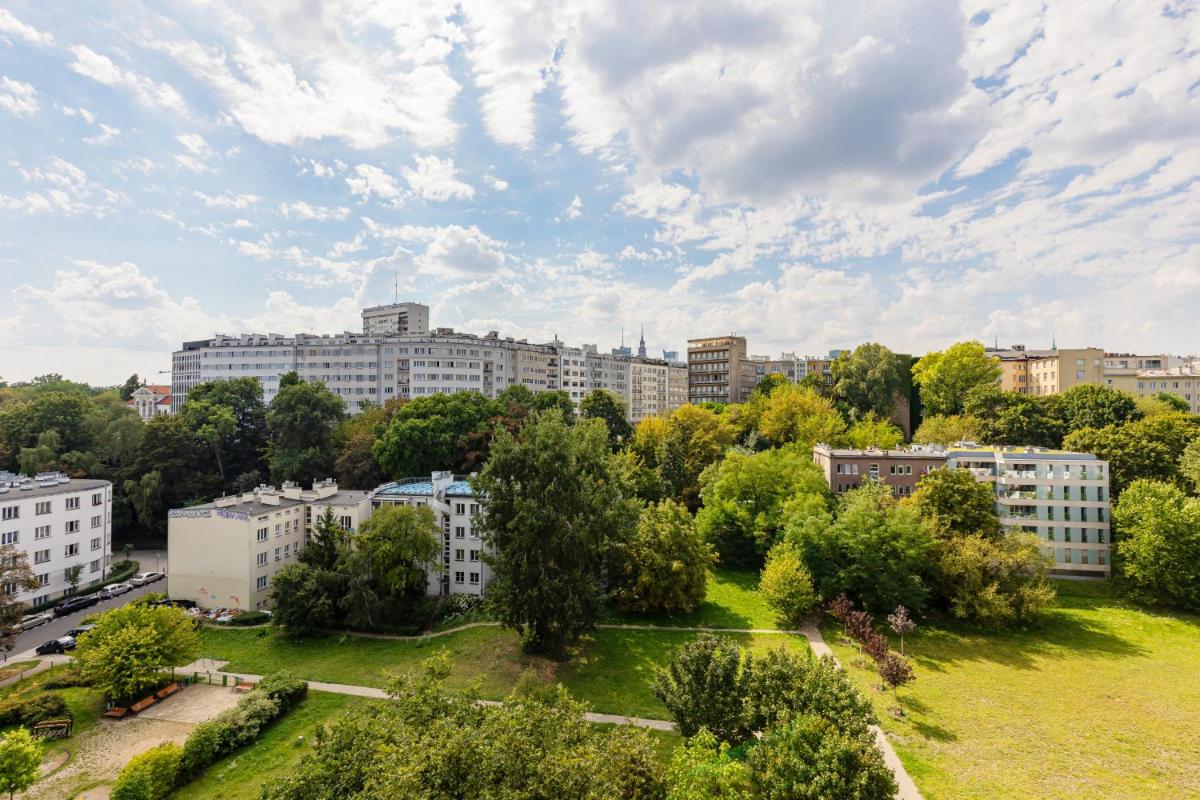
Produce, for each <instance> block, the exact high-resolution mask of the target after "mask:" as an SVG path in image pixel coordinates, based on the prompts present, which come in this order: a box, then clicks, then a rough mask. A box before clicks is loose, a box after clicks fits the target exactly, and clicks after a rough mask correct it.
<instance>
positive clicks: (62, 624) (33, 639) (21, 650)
mask: <svg viewBox="0 0 1200 800" xmlns="http://www.w3.org/2000/svg"><path fill="white" fill-rule="evenodd" d="M166 591H167V580H166V578H164V579H162V580H161V581H156V582H155V583H151V584H148V585H146V586H135V587H134V588H133V591H131V592H126V593H125V594H123V595H120V596H119V597H114V598H113V599H111V600H101V601H100V602H99V603H97V604H96V605H94V606H92V607H91V608H84V609H81V610H79V611H75V612H73V613H71V614H68V615H66V616H65V617H58V618H56V619H54V620H51V621H50V622H47V623H46V624H45V625H39V626H37V627H36V628H33V629H31V630H27V631H25V632H24V633H21V634H19V635H17V636H14V637H12V638H11V639H9V640H8V641H9V642H10V643H11V644H12V645H13V649H12V650H11V651H10V652H9V653H8V656H7V658H5V659H4V660H5V661H13V660H19V659H18V655H25V654H26V651H28V655H30V656H33V655H34V653H33V649H34V648H35V647H37V646H38V645H40V644H42V643H43V642H48V641H50V640H51V639H57V638H58V637H60V636H66V634H67V631H69V630H71V628H75V627H78V626H79V625H82V624H83V618H84V617H90V616H92V615H93V614H99V613H100V612H101V611H107V610H109V609H110V608H118V607H120V606H123V605H125V604H126V603H128V602H129V601H130V600H133V599H134V598H136V597H141V596H142V595H144V594H147V593H150V592H164V593H165V592H166ZM83 594H87V593H86V592H84V593H83Z"/></svg>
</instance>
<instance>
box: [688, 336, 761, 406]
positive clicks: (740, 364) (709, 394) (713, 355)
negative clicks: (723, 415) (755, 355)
mask: <svg viewBox="0 0 1200 800" xmlns="http://www.w3.org/2000/svg"><path fill="white" fill-rule="evenodd" d="M754 383H755V378H754V364H753V363H752V362H751V361H750V359H749V357H748V356H747V354H746V337H744V336H716V337H711V338H706V339H688V402H690V403H704V402H710V401H711V402H715V403H742V402H745V400H746V398H747V397H749V396H750V392H751V390H753V388H754Z"/></svg>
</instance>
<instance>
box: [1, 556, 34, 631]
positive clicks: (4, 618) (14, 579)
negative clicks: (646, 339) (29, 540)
mask: <svg viewBox="0 0 1200 800" xmlns="http://www.w3.org/2000/svg"><path fill="white" fill-rule="evenodd" d="M0 585H2V586H11V587H13V588H14V589H15V590H16V591H13V592H11V593H9V592H0V645H4V644H6V643H7V639H8V638H9V636H11V635H12V633H11V632H12V630H13V627H14V626H15V625H16V624H17V623H18V622H20V621H21V617H22V616H24V615H25V609H26V608H27V607H28V606H26V604H25V603H23V602H21V601H19V600H17V595H18V594H19V592H20V591H26V592H28V591H32V590H33V589H36V588H38V587H39V586H40V585H41V583H40V582H39V581H38V578H37V576H36V575H34V574H33V570H32V569H30V568H29V555H28V554H27V553H26V552H25V551H24V550H18V549H17V547H16V546H14V545H11V544H6V545H0Z"/></svg>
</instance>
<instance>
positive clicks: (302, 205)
mask: <svg viewBox="0 0 1200 800" xmlns="http://www.w3.org/2000/svg"><path fill="white" fill-rule="evenodd" d="M279 213H280V214H283V215H284V216H285V217H287V218H289V219H292V218H295V219H308V220H315V221H317V222H327V221H329V220H343V219H345V218H346V217H348V216H350V209H348V208H346V207H345V206H337V207H332V208H331V207H329V206H314V205H310V204H309V203H306V202H305V201H303V200H297V201H296V202H294V203H280V204H279Z"/></svg>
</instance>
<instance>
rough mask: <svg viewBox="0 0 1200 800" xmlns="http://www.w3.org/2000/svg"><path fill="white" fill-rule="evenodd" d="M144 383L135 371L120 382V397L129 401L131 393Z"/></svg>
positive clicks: (131, 397)
mask: <svg viewBox="0 0 1200 800" xmlns="http://www.w3.org/2000/svg"><path fill="white" fill-rule="evenodd" d="M143 385H144V384H143V383H142V379H141V378H139V377H138V374H137V373H136V372H135V373H133V374H132V375H130V376H129V377H128V378H126V379H125V383H123V384H121V393H120V394H121V399H122V400H124V401H125V402H129V401H130V400H132V399H133V393H134V392H136V391H137V390H138V389H140V388H141V387H142V386H143Z"/></svg>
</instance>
